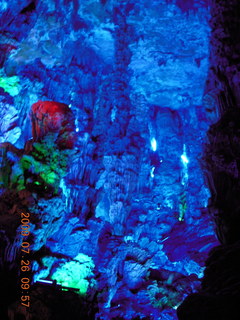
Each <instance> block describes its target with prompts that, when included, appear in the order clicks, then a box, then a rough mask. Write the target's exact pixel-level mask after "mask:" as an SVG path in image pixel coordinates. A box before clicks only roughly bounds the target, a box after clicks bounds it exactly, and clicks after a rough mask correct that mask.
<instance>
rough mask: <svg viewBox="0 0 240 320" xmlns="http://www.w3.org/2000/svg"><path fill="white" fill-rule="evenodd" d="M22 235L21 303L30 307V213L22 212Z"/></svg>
mask: <svg viewBox="0 0 240 320" xmlns="http://www.w3.org/2000/svg"><path fill="white" fill-rule="evenodd" d="M21 235H22V243H21V254H22V255H21V260H20V261H21V262H20V268H21V269H20V270H21V277H20V282H21V305H22V306H24V307H27V308H29V307H30V295H29V290H30V285H31V283H30V271H31V264H30V260H29V253H30V243H29V241H27V239H28V237H29V235H30V213H28V212H27V213H23V212H22V213H21Z"/></svg>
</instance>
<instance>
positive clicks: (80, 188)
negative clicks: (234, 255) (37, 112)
mask: <svg viewBox="0 0 240 320" xmlns="http://www.w3.org/2000/svg"><path fill="white" fill-rule="evenodd" d="M209 18H210V9H209V6H208V5H207V3H206V2H205V1H187V2H186V1H185V2H181V1H175V2H174V1H152V2H150V3H149V2H147V1H139V2H138V3H135V2H133V1H121V2H120V3H119V2H116V1H110V0H109V1H81V2H79V1H66V0H62V1H45V0H41V1H32V2H31V1H22V2H21V3H19V2H17V1H16V3H15V2H14V3H11V4H9V3H5V4H4V5H3V6H2V7H1V18H0V27H1V45H0V50H1V60H0V63H1V78H0V81H1V82H0V90H1V92H0V93H1V96H0V98H1V106H2V108H1V111H0V112H1V119H0V121H1V122H0V125H1V136H0V139H1V142H2V143H3V144H2V149H3V156H2V158H4V157H5V158H4V161H5V162H3V163H6V162H7V165H6V166H5V167H4V172H5V169H8V170H9V171H10V173H11V174H10V177H11V176H13V174H15V173H16V174H15V176H17V175H18V169H19V166H17V165H15V163H18V161H19V156H18V154H16V150H15V149H14V148H13V147H10V145H9V144H8V145H7V149H6V144H4V143H6V142H10V143H12V144H14V146H15V148H18V150H24V151H23V152H24V154H25V156H24V157H25V159H26V154H27V157H28V158H27V159H28V160H29V152H30V157H32V158H31V164H32V166H33V167H34V170H32V171H31V174H32V176H31V179H32V180H31V179H30V178H29V181H30V180H31V181H30V182H31V183H30V184H27V183H26V182H23V185H22V186H21V188H20V189H21V190H20V189H16V187H15V186H16V184H15V185H14V184H11V181H9V179H10V180H11V178H8V175H7V174H5V175H3V182H2V186H3V191H2V194H1V206H2V212H3V213H2V216H1V217H2V218H1V219H2V226H3V227H2V229H3V232H2V237H3V239H4V242H3V243H4V245H3V246H2V261H3V262H2V265H3V266H4V268H10V267H9V263H11V264H12V265H13V266H12V267H11V268H12V269H11V268H10V269H11V270H13V271H14V270H15V269H16V268H15V269H14V261H16V260H17V258H18V255H19V241H20V240H19V238H18V237H17V234H18V232H19V229H18V223H17V218H16V217H17V214H18V213H19V211H21V210H28V211H29V212H30V213H31V214H32V216H33V218H32V221H31V231H32V235H33V238H32V240H31V241H32V252H33V256H32V258H31V260H32V270H33V282H34V283H35V284H36V281H38V280H40V279H46V278H52V279H53V278H54V277H55V278H56V279H57V281H60V282H61V284H62V285H67V283H66V281H65V282H64V279H63V278H64V272H66V271H63V270H65V269H66V268H67V267H66V268H65V267H64V264H65V265H66V266H67V263H70V261H71V260H74V261H77V262H76V265H72V267H71V268H73V269H71V270H72V271H71V272H70V274H69V277H70V278H71V281H69V283H70V282H71V284H69V283H68V284H69V286H72V285H73V284H72V283H74V280H75V278H77V279H78V277H79V274H78V273H79V272H80V270H81V272H82V273H83V276H82V278H81V277H80V279H78V280H79V281H77V280H76V281H77V282H78V286H83V285H84V288H85V289H86V287H87V289H86V290H87V292H84V290H85V289H82V290H83V291H82V293H86V294H89V295H90V297H92V301H93V302H94V304H95V306H97V308H96V311H95V313H96V314H97V315H96V319H138V317H139V318H140V319H143V318H144V317H150V319H159V318H162V319H176V311H175V309H176V308H177V306H178V305H179V304H180V303H181V301H182V300H183V298H184V297H185V296H186V295H187V294H189V293H192V292H195V291H196V290H197V287H198V285H199V283H200V282H199V279H200V278H201V277H202V275H203V270H204V260H205V259H206V257H207V253H208V251H209V250H210V248H211V247H213V246H214V245H215V244H216V239H215V236H214V233H213V223H212V221H211V219H210V217H209V216H208V215H207V209H206V207H207V204H208V198H209V194H210V193H209V189H208V186H207V184H206V182H205V181H204V176H203V173H202V170H201V166H200V162H199V160H200V158H201V152H202V145H203V142H204V141H205V139H206V131H207V129H208V127H209V125H210V124H212V123H213V122H216V121H217V119H218V118H219V114H220V113H219V112H220V111H218V109H217V107H216V104H217V103H216V102H215V100H216V99H215V96H214V93H212V90H213V89H214V88H215V87H214V85H213V82H212V76H211V77H210V76H209V77H208V79H210V80H209V83H207V85H206V80H207V75H208V72H210V71H209V37H210V26H209V25H208V19H209ZM213 60H214V59H213ZM214 61H215V60H214ZM229 86H231V84H229ZM214 92H215V91H214ZM39 100H42V101H56V102H61V103H64V104H66V105H68V106H69V108H70V109H71V111H72V113H73V115H74V119H75V123H74V126H72V128H73V129H74V131H75V134H76V141H75V147H74V149H73V150H72V151H74V152H70V151H69V157H68V158H67V159H68V160H67V163H66V165H65V166H63V167H64V170H65V169H66V168H67V172H65V171H64V170H63V171H60V170H58V169H59V167H56V164H55V163H56V161H58V163H60V164H62V163H63V162H64V161H65V160H64V159H65V156H66V155H65V154H64V153H63V151H62V150H61V148H60V149H59V145H57V144H55V145H54V143H55V142H56V141H55V140H54V141H53V140H50V139H51V138H50V136H47V138H46V139H47V140H44V143H46V144H49V145H50V147H51V148H49V149H47V150H45V149H44V152H46V154H47V157H46V158H43V159H42V160H41V159H40V160H39V159H38V161H39V162H40V163H42V161H43V162H44V161H45V164H46V165H47V166H48V168H50V169H49V173H50V174H53V173H54V174H55V175H56V176H57V177H56V179H55V180H54V181H50V180H49V179H45V180H44V181H42V180H41V181H40V182H39V180H36V181H37V182H38V184H36V185H35V184H34V179H38V177H39V175H40V171H39V170H38V169H37V163H36V161H35V160H34V159H35V158H34V155H32V153H31V152H32V151H29V150H30V149H31V148H30V145H31V143H26V141H31V140H30V139H31V138H32V131H31V126H32V123H31V118H30V117H29V113H30V109H31V105H32V104H33V103H36V102H37V101H39ZM45 127H46V126H45ZM45 127H44V128H45ZM44 132H45V131H44ZM49 141H50V142H51V143H52V144H50V142H49ZM34 143H35V142H34ZM40 143H41V141H40ZM44 143H43V144H44ZM33 146H34V144H33ZM35 146H36V144H35ZM29 148H30V149H29ZM54 148H55V149H54ZM69 150H70V149H69ZM14 152H15V153H14ZM49 154H52V157H49V156H48V155H49ZM56 159H57V160H56ZM63 160H64V161H63ZM54 161H55V162H54ZM65 162H66V161H65ZM52 163H54V164H55V165H53V164H52ZM63 167H62V168H63ZM2 171H3V170H2ZM6 172H8V171H7V170H6ZM34 177H35V178H34ZM58 180H59V181H58ZM36 181H35V182H36ZM56 181H58V183H57V182H56ZM9 183H10V184H9ZM39 183H40V184H39ZM56 184H57V187H56ZM33 186H34V189H33V188H32V187H33ZM43 186H44V188H45V187H46V188H45V189H44V190H43ZM53 186H54V188H52V187H53ZM56 188H57V189H56ZM9 212H10V213H11V217H10V218H9ZM9 221H11V223H12V225H14V227H11V228H9ZM14 239H15V240H14ZM5 243H6V245H5ZM6 248H8V249H6ZM79 254H81V256H80V258H78V259H76V257H78V255H79ZM84 261H87V263H88V271H89V272H87V271H86V270H84V271H83V270H82V269H78V268H80V266H81V264H82V263H83V262H84ZM61 268H62V269H61ZM64 268H65V269H64ZM74 270H75V271H74ZM90 270H91V271H90ZM56 271H58V273H57V275H56ZM14 272H18V271H16V270H15V271H14ZM61 272H62V274H63V278H61ZM77 274H78V275H77ZM76 281H75V282H76ZM33 288H35V287H34V284H33ZM82 288H83V287H82ZM34 290H37V289H34ZM80 291H81V290H80ZM94 294H97V299H96V300H94V299H95V298H94V299H93V295H94ZM9 299H10V298H9ZM89 299H90V298H89ZM10 301H11V302H12V300H11V299H10ZM8 303H9V302H8ZM44 307H45V306H44ZM32 308H33V309H32V310H34V312H35V313H36V312H37V311H36V310H37V308H38V300H37V299H36V300H34V301H33V304H32ZM92 308H93V307H92ZM46 317H48V318H49V319H52V318H51V316H46ZM85 317H86V319H87V316H85ZM89 317H90V315H89ZM91 317H93V315H91ZM146 319H147V318H146Z"/></svg>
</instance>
